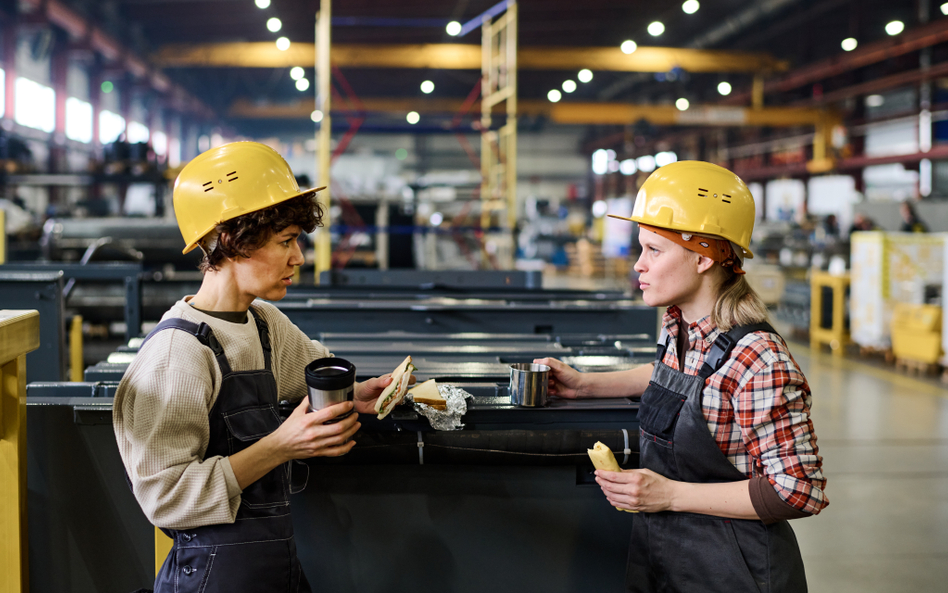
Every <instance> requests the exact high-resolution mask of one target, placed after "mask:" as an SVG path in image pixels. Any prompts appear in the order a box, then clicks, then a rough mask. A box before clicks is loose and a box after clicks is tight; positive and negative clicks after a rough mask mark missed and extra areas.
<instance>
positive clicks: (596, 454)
mask: <svg viewBox="0 0 948 593" xmlns="http://www.w3.org/2000/svg"><path fill="white" fill-rule="evenodd" d="M586 453H588V454H589V458H590V459H591V460H592V462H593V465H594V466H595V467H596V469H602V470H605V471H608V472H620V471H622V468H621V467H619V462H618V461H616V457H615V455H613V454H612V449H610V448H609V447H607V446H605V445H603V444H602V443H600V442H598V441H597V442H596V445H595V446H594V447H593V448H592V449H586ZM619 510H620V511H625V512H627V513H637V512H638V511H632V510H629V509H619Z"/></svg>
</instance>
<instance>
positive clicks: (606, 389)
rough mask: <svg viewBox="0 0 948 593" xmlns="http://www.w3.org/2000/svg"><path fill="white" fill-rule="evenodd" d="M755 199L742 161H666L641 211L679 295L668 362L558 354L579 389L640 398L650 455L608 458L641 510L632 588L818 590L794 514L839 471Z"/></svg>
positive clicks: (619, 491) (650, 272) (654, 272)
mask: <svg viewBox="0 0 948 593" xmlns="http://www.w3.org/2000/svg"><path fill="white" fill-rule="evenodd" d="M754 211H755V210H754V200H753V197H752V196H751V194H750V192H749V191H748V189H747V187H746V186H745V184H744V182H743V181H741V180H740V179H739V178H738V177H737V176H736V175H734V174H733V173H731V172H730V171H728V170H727V169H724V168H722V167H719V166H717V165H713V164H710V163H705V162H699V161H682V162H678V163H673V164H670V165H667V166H665V167H662V168H661V169H658V170H657V171H655V172H654V173H652V174H651V175H650V176H649V178H648V179H647V180H646V181H645V183H644V184H643V185H642V188H641V189H640V191H639V193H638V196H637V198H636V201H635V206H634V209H633V212H632V216H631V218H627V219H626V220H632V221H634V222H637V223H639V243H640V244H641V247H642V253H641V255H640V257H639V259H638V261H637V262H636V264H635V270H636V272H638V273H639V282H640V285H641V287H642V291H643V298H644V300H645V302H646V303H647V304H648V305H651V306H662V307H667V311H666V313H665V316H664V318H663V321H662V332H661V335H660V338H659V345H658V353H657V356H656V362H655V363H654V365H652V364H649V365H643V366H641V367H638V368H636V369H633V370H629V371H619V372H613V373H579V372H577V371H575V370H574V369H572V368H570V367H569V366H567V365H566V364H564V363H562V362H560V361H558V360H555V359H549V358H544V359H541V360H537V361H536V362H539V363H542V364H547V365H550V366H551V367H552V370H551V381H550V391H551V393H553V394H554V395H557V396H559V397H566V398H591V397H616V396H641V398H642V402H641V408H640V410H639V420H640V433H639V446H640V455H641V457H640V464H641V469H633V470H626V471H622V472H608V471H602V470H598V471H596V481H597V482H598V483H599V485H600V486H601V487H602V490H603V492H604V493H605V495H606V498H607V499H608V500H609V502H610V503H611V504H612V505H613V506H615V507H616V508H620V509H629V510H633V511H638V512H639V514H637V515H635V517H634V518H633V526H632V540H631V544H630V550H629V565H628V572H627V586H628V590H629V591H721V592H725V591H758V590H766V591H771V592H774V593H775V592H787V593H790V592H798V591H805V590H806V575H805V573H804V568H803V560H802V558H801V555H800V550H799V548H798V546H797V541H796V537H795V536H794V534H793V530H792V529H791V528H790V525H789V523H788V522H787V520H788V519H795V518H799V517H806V516H809V515H813V514H816V513H819V512H820V511H821V510H822V509H823V508H824V507H825V506H826V505H827V504H828V503H829V501H828V500H827V498H826V496H825V495H824V493H823V488H824V487H825V485H826V480H825V479H824V477H823V474H822V470H821V467H822V458H821V457H820V455H819V451H818V449H817V446H816V434H815V432H814V429H813V424H812V422H811V420H810V400H811V396H810V388H809V386H808V385H807V381H806V378H805V377H804V376H803V373H802V372H801V371H800V368H799V367H798V366H797V364H796V362H795V361H794V360H793V357H792V356H791V355H790V352H789V350H788V349H787V346H786V344H785V343H784V341H783V339H782V338H781V337H780V336H779V335H778V334H777V333H776V331H775V330H774V329H773V328H772V327H771V326H770V325H769V324H768V323H767V321H766V320H767V310H766V308H765V306H764V304H763V303H762V302H761V300H760V298H759V297H758V296H757V294H756V293H755V292H754V290H753V289H752V288H751V287H750V285H749V284H748V283H747V281H746V279H745V277H744V270H743V269H742V268H743V260H744V258H745V257H748V258H750V257H753V253H751V251H750V247H749V246H750V239H751V233H752V231H753V229H754Z"/></svg>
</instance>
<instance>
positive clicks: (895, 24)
mask: <svg viewBox="0 0 948 593" xmlns="http://www.w3.org/2000/svg"><path fill="white" fill-rule="evenodd" d="M904 30H905V23H903V22H902V21H892V22H891V23H889V24H887V25H886V26H885V32H886V33H888V34H889V35H898V34H899V33H901V32H902V31H904Z"/></svg>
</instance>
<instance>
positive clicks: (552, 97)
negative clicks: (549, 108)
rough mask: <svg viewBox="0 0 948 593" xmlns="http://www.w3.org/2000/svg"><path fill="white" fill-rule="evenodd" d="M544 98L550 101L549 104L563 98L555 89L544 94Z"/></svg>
mask: <svg viewBox="0 0 948 593" xmlns="http://www.w3.org/2000/svg"><path fill="white" fill-rule="evenodd" d="M546 98H547V99H549V100H550V103H556V102H557V101H559V100H560V99H562V98H563V93H561V92H559V91H558V90H556V89H553V90H551V91H550V92H548V93H547V94H546Z"/></svg>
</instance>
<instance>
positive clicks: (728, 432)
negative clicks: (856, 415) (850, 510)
mask: <svg viewBox="0 0 948 593" xmlns="http://www.w3.org/2000/svg"><path fill="white" fill-rule="evenodd" d="M702 358H703V357H702ZM702 403H703V409H704V413H705V417H706V419H707V420H708V427H709V428H710V429H711V432H712V435H713V436H714V439H715V441H716V442H717V443H718V446H719V447H720V448H721V450H722V451H723V452H724V454H725V455H726V456H727V457H728V459H729V460H730V461H731V462H732V463H734V465H735V467H737V469H739V470H740V471H742V472H744V474H745V475H747V476H748V477H749V478H750V477H754V476H761V475H763V476H765V477H766V478H767V480H768V481H769V482H770V483H771V485H773V487H774V489H775V490H776V492H777V494H778V495H779V496H780V498H782V499H783V500H784V501H786V502H787V504H789V505H790V506H792V507H794V508H796V509H799V510H801V511H803V512H806V513H811V514H816V513H818V512H820V510H822V509H823V508H824V507H825V506H826V505H828V504H829V500H828V499H827V498H826V495H825V494H824V489H825V487H826V479H825V478H824V477H823V472H822V465H823V459H822V457H820V455H819V449H818V447H817V445H816V433H815V432H814V430H813V422H812V421H811V419H810V403H811V395H810V387H809V385H807V382H806V377H804V376H803V373H802V372H801V371H800V369H799V367H798V366H797V364H796V362H795V361H794V360H793V357H792V356H791V355H790V351H789V350H788V349H787V346H786V344H785V343H784V342H783V340H782V339H780V337H779V336H777V335H775V334H769V333H752V334H748V335H746V336H744V338H742V339H741V341H740V342H738V344H737V345H736V346H735V348H734V350H733V352H732V354H731V357H730V358H729V359H728V361H727V362H726V363H725V364H724V366H722V367H721V369H719V370H718V372H717V373H715V374H714V375H712V376H711V377H710V378H709V379H708V381H707V382H706V384H705V389H704V393H703V402H702Z"/></svg>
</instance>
